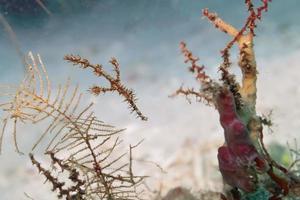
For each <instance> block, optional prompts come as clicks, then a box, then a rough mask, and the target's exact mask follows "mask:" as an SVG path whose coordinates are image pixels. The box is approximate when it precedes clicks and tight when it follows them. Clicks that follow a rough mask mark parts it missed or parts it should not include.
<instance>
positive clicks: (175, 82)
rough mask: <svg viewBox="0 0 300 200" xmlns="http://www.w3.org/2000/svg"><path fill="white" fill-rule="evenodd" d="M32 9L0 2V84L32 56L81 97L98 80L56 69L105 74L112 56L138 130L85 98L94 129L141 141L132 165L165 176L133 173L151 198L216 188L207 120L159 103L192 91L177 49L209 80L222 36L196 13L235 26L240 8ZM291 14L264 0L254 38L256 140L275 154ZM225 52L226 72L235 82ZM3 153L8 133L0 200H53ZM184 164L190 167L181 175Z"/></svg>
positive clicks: (91, 3)
mask: <svg viewBox="0 0 300 200" xmlns="http://www.w3.org/2000/svg"><path fill="white" fill-rule="evenodd" d="M38 2H40V1H35V0H22V1H20V0H0V81H1V83H10V84H16V85H17V84H19V82H20V81H21V80H22V77H23V75H24V66H23V64H22V62H23V61H22V58H23V56H24V55H26V54H27V53H28V52H29V51H32V52H33V53H38V54H40V55H41V57H42V59H43V61H44V63H45V65H46V67H47V69H48V72H49V76H50V78H51V79H52V82H53V83H55V84H58V83H63V82H64V81H65V80H66V79H67V77H71V80H72V82H73V83H74V85H75V84H76V83H79V84H80V86H81V89H82V91H84V92H85V91H87V89H88V87H89V86H90V85H92V84H93V83H99V80H97V79H96V78H95V77H93V76H92V75H90V74H89V73H88V72H85V71H83V70H81V69H78V68H75V67H73V66H72V65H71V64H69V63H66V62H65V61H64V60H63V57H64V55H65V54H75V55H77V54H78V55H81V56H82V57H84V58H88V59H89V60H90V61H91V62H92V63H99V64H103V65H104V66H105V68H106V69H110V66H109V64H108V61H109V59H110V58H111V57H116V58H117V59H118V60H119V62H120V65H121V73H122V78H123V81H124V82H125V84H126V85H127V86H128V87H130V88H133V89H134V90H135V92H136V94H137V97H138V99H139V100H138V105H139V107H140V109H141V110H142V111H143V112H144V114H145V115H147V116H148V118H149V120H148V122H141V121H140V120H138V119H135V116H134V115H131V114H130V113H129V112H128V109H127V105H126V104H125V103H122V99H121V98H119V97H118V96H117V95H104V96H100V97H92V96H90V95H89V94H88V93H87V92H86V93H87V96H88V98H87V100H86V101H90V100H92V101H94V102H96V109H95V112H96V114H97V116H99V118H100V119H101V120H103V121H105V122H108V123H110V124H113V125H116V126H117V127H120V128H126V131H125V134H124V140H125V143H136V142H137V141H139V140H141V139H144V142H143V143H142V145H141V146H140V147H139V150H138V151H136V152H135V155H136V157H138V158H141V159H144V160H151V161H153V162H155V163H158V164H160V165H161V166H162V167H163V168H164V169H165V171H166V172H167V174H165V173H163V175H161V174H162V173H161V172H160V170H159V169H157V168H156V167H155V166H153V165H151V164H148V165H147V167H140V168H137V170H138V171H139V172H141V173H146V174H147V173H148V174H150V175H151V176H152V180H151V181H152V185H153V189H156V188H155V187H157V185H159V184H158V183H163V185H164V187H166V188H171V187H174V186H177V185H176V184H179V183H180V184H181V185H183V186H186V187H189V188H192V189H195V190H200V189H205V190H218V187H219V185H220V183H216V181H214V180H219V177H218V176H217V175H216V176H217V177H214V176H213V177H212V176H208V171H217V165H216V164H215V163H216V160H217V159H216V153H215V151H216V149H217V146H218V145H220V144H222V143H223V134H222V133H223V131H222V129H221V127H220V125H219V123H218V116H217V113H216V112H215V110H214V109H213V108H211V107H207V106H205V105H203V104H202V103H197V102H193V103H192V104H188V102H187V101H186V100H185V99H184V98H183V97H182V98H180V97H177V98H175V99H172V98H169V97H168V96H169V95H170V94H172V93H173V92H174V91H175V90H176V89H177V88H178V87H180V86H181V85H182V84H183V83H184V85H185V86H195V87H196V86H197V83H195V81H194V79H193V76H192V75H191V74H190V73H188V71H187V67H186V65H185V64H184V62H183V61H184V59H183V56H182V55H181V54H180V51H179V42H180V41H185V42H186V43H187V45H188V46H189V48H190V49H191V50H192V51H193V53H194V54H195V55H197V56H199V57H200V60H201V61H200V62H201V63H203V64H205V66H206V69H207V72H208V73H209V74H211V75H212V77H215V78H217V77H218V76H217V68H218V66H219V64H220V62H221V57H220V53H219V52H220V50H221V49H222V48H223V47H224V45H225V44H226V42H227V41H229V39H230V37H229V36H227V35H225V34H224V33H221V32H219V31H218V30H216V29H215V28H214V27H213V26H212V25H211V24H210V23H209V22H207V21H206V20H203V19H202V17H201V10H202V9H204V8H209V9H210V10H212V11H215V12H217V13H218V15H219V16H221V17H222V18H223V19H224V20H225V21H227V22H229V23H231V24H233V25H234V26H236V27H240V26H242V25H243V23H244V21H245V18H246V15H247V12H246V11H245V9H246V8H245V7H244V0H223V1H221V0H184V1H183V0H151V1H150V0H47V1H46V0H45V1H42V2H44V3H43V4H42V5H41V4H39V3H38ZM257 2H258V3H259V1H257ZM299 9H300V1H299V0H286V1H279V0H277V1H276V0H273V2H272V3H271V4H270V7H269V11H268V12H267V13H264V17H263V20H262V21H261V22H259V24H258V28H257V31H256V34H257V36H256V38H255V52H256V61H257V64H258V71H259V75H258V100H257V103H258V105H257V110H258V111H259V112H261V113H262V114H265V115H267V114H268V113H269V112H270V111H271V110H272V111H273V115H272V119H273V123H274V126H273V127H272V130H273V132H271V133H270V134H266V139H267V140H268V141H269V142H271V141H277V142H278V143H280V144H282V145H286V143H287V142H289V143H293V142H294V139H299V136H298V135H299V131H300V122H299V119H300V109H299V107H300V85H299V82H298V81H299V80H300V60H299V57H300V37H299V33H300V22H299V18H300V12H299ZM7 23H8V24H9V26H8V24H7ZM235 50H236V49H234V51H233V52H232V53H231V55H232V59H233V61H234V63H233V64H234V65H235V66H234V67H233V69H232V70H233V71H235V72H236V73H239V72H238V69H237V67H236V61H237V55H236V54H234V52H235ZM100 82H101V81H100ZM41 130H42V127H41V129H30V128H26V129H22V133H20V134H19V136H18V140H19V141H20V143H21V145H20V147H21V148H23V149H25V150H27V151H29V148H30V146H31V145H32V143H33V140H34V138H36V137H37V136H38V135H39V134H40V131H41ZM11 144H12V137H11V134H6V135H5V137H4V150H3V153H2V155H1V156H0V200H11V199H12V200H14V199H16V200H19V199H27V198H26V196H25V195H24V192H26V193H28V194H30V196H32V197H34V199H39V200H48V199H53V195H52V196H51V192H50V190H49V187H50V186H48V185H42V182H43V181H41V178H40V177H38V176H37V173H36V170H35V169H34V168H33V167H32V166H31V164H30V162H29V160H28V159H27V157H25V156H19V155H18V154H17V153H15V152H14V149H13V145H11ZM174 163H175V164H174ZM181 163H185V165H181ZM191 163H192V164H191ZM188 164H190V165H191V166H190V167H186V165H188ZM174 166H175V167H174ZM190 177H194V178H193V180H191V178H190ZM36 188H38V190H37V189H36ZM48 193H49V195H48Z"/></svg>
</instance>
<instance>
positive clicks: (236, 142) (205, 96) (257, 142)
mask: <svg viewBox="0 0 300 200" xmlns="http://www.w3.org/2000/svg"><path fill="white" fill-rule="evenodd" d="M270 2H271V1H270V0H261V5H259V6H257V7H256V5H254V3H253V2H252V1H251V0H245V4H246V7H247V9H248V12H249V15H248V17H247V19H246V22H245V24H244V25H243V27H242V28H241V29H240V30H238V29H236V28H235V27H234V26H232V25H230V24H228V23H226V22H225V21H223V20H222V19H221V18H220V17H218V15H217V14H216V13H213V12H210V11H209V10H208V9H204V10H203V13H202V14H203V16H204V17H205V18H207V19H208V20H209V21H210V22H211V23H212V24H213V25H214V26H215V27H216V28H217V29H219V30H221V31H223V32H225V33H226V34H228V35H230V36H231V37H232V39H231V41H230V42H229V43H228V44H227V45H226V47H225V48H224V49H223V50H222V51H221V56H222V58H223V62H222V63H221V65H220V67H219V72H220V74H221V77H220V80H219V81H215V80H213V79H211V78H210V77H209V76H208V75H207V74H206V73H205V71H204V68H205V67H204V66H203V65H198V64H197V61H198V60H199V58H197V57H195V56H194V55H193V54H192V52H191V51H190V50H189V49H188V48H187V45H186V44H185V43H184V42H181V43H180V49H181V52H182V53H183V55H184V57H185V63H189V64H190V65H191V66H190V67H189V70H190V71H191V72H192V73H193V74H195V77H196V80H197V81H198V82H199V83H200V85H201V87H200V89H199V90H196V89H194V88H183V87H181V88H179V89H178V90H177V91H176V92H175V94H174V95H184V96H186V97H187V98H188V97H189V96H195V97H196V99H197V100H200V101H205V102H207V103H208V104H209V105H212V106H214V107H215V108H216V109H217V111H218V112H219V116H220V123H221V126H222V128H223V129H224V138H225V143H224V145H223V146H221V147H219V149H218V162H219V170H220V172H221V174H222V177H223V180H224V185H225V186H224V192H223V194H221V199H223V200H240V199H242V200H243V199H253V200H254V199H260V200H268V199H270V200H279V199H297V197H298V198H299V197H300V193H299V192H297V191H299V190H298V188H299V186H300V185H299V183H300V182H299V181H300V177H299V176H297V175H296V174H293V173H292V172H291V171H290V170H289V168H288V169H286V168H284V167H283V166H281V165H280V164H278V163H277V162H276V161H275V160H273V159H272V158H271V156H270V154H269V153H268V151H267V149H266V147H265V145H264V143H263V126H264V125H270V124H269V123H270V122H269V121H268V120H266V119H265V118H264V117H261V116H259V115H258V114H257V112H256V92H257V88H256V80H257V67H256V61H255V54H254V49H253V39H254V37H255V28H256V24H257V22H258V21H260V20H261V18H262V14H263V12H267V11H268V7H269V4H270ZM235 44H237V45H238V49H239V62H238V65H239V68H240V70H241V72H242V81H241V83H239V82H238V81H236V76H235V74H232V73H231V72H230V67H231V62H230V50H231V48H232V46H233V45H235Z"/></svg>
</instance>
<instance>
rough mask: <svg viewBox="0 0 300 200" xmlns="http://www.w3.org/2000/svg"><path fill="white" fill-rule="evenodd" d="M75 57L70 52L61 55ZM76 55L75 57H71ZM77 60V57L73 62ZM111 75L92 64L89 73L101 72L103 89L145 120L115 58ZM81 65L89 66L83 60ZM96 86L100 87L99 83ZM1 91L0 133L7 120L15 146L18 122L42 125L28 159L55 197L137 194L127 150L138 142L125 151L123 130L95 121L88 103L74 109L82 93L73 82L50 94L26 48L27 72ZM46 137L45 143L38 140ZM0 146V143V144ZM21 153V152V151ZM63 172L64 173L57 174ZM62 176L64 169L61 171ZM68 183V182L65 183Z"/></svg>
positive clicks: (130, 197) (45, 76)
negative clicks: (106, 85)
mask: <svg viewBox="0 0 300 200" xmlns="http://www.w3.org/2000/svg"><path fill="white" fill-rule="evenodd" d="M66 58H69V59H70V60H73V61H74V62H75V60H74V59H75V57H72V56H71V57H66ZM76 58H78V57H76ZM79 61H83V60H81V59H78V60H77V61H76V62H77V63H79ZM111 62H112V64H113V65H114V66H115V71H116V74H117V75H116V78H113V77H111V76H109V75H108V74H106V72H104V71H102V68H100V65H95V74H96V75H98V76H104V77H105V78H107V80H108V81H109V82H110V83H111V89H110V90H109V91H117V92H119V95H120V96H124V98H125V101H127V102H128V103H129V104H130V105H131V108H132V111H134V112H136V113H137V114H138V116H139V117H140V118H142V119H145V118H146V117H144V115H143V114H142V113H141V112H140V111H139V110H138V109H137V106H136V105H135V99H134V95H133V92H132V90H129V89H127V88H126V87H125V86H124V85H122V84H121V83H120V81H121V80H120V71H119V68H118V63H117V61H116V60H112V61H111ZM84 63H85V65H84V66H92V65H90V64H88V63H89V61H88V60H84ZM99 88H101V89H103V87H100V86H99ZM9 89H10V90H11V89H14V90H12V91H9V92H8V93H7V94H6V93H4V92H2V94H3V95H6V96H7V97H8V100H7V101H6V102H4V103H2V104H1V105H0V108H1V109H2V110H3V112H4V114H5V116H4V119H3V128H2V132H1V135H0V136H1V138H0V139H1V140H0V142H1V143H2V137H3V134H4V133H5V132H6V130H7V126H8V125H9V122H10V121H12V126H13V133H12V135H13V138H14V143H15V149H16V151H17V152H18V153H22V152H21V151H20V149H19V147H18V141H17V134H18V133H19V129H18V125H19V123H25V124H30V125H37V124H38V123H41V122H44V123H46V124H48V125H47V126H46V128H45V130H44V131H43V133H42V134H41V135H40V137H39V138H38V139H37V141H36V142H35V143H34V145H33V147H32V150H31V151H32V152H31V153H29V157H30V159H31V162H32V164H33V165H34V166H35V167H36V168H37V169H38V171H39V172H40V173H41V174H42V175H43V176H44V177H45V178H46V180H48V181H49V182H50V183H51V184H52V186H53V189H52V190H53V191H55V192H57V197H58V198H64V199H66V200H71V199H85V200H89V199H103V200H106V199H107V200H113V199H124V200H125V199H127V200H133V199H141V196H142V192H143V187H141V186H142V183H143V180H144V178H145V176H137V175H135V174H134V173H133V156H132V151H133V150H134V149H135V148H136V147H137V146H138V145H139V144H140V143H138V144H136V145H130V146H129V151H128V152H127V151H125V152H124V149H123V148H122V147H121V143H122V140H121V139H120V136H121V135H120V134H121V133H122V132H123V129H117V128H115V127H114V126H111V125H109V124H106V123H104V122H102V121H101V120H99V119H98V118H97V117H96V116H95V115H94V112H93V111H92V107H93V104H92V103H91V104H89V105H88V106H85V107H83V108H80V107H81V106H82V105H81V98H82V94H80V93H79V92H78V91H79V87H78V86H76V87H74V88H71V84H70V80H68V81H67V83H66V84H65V85H64V86H63V87H61V86H59V87H58V88H57V94H56V95H54V96H52V91H53V86H52V84H51V82H50V79H49V77H48V74H47V71H46V68H45V66H44V64H43V62H42V60H41V58H40V56H39V55H38V56H34V55H33V54H32V53H31V52H30V53H29V54H28V57H27V73H26V76H25V78H24V80H23V81H22V82H21V84H20V85H19V86H17V87H10V88H9ZM42 141H44V142H46V145H47V146H46V147H43V145H42V144H41V143H42ZM38 146H42V149H43V152H44V153H45V155H46V156H45V157H48V158H49V159H50V161H51V163H52V164H51V167H49V164H48V165H45V166H46V167H43V164H41V163H40V162H39V161H38V160H37V159H35V157H34V154H33V151H34V150H35V149H36V148H37V147H38ZM0 147H1V146H0ZM22 154H23V153H22ZM63 172H65V173H67V177H65V176H63V175H62V173H63ZM65 175H66V174H65ZM70 182H71V183H70Z"/></svg>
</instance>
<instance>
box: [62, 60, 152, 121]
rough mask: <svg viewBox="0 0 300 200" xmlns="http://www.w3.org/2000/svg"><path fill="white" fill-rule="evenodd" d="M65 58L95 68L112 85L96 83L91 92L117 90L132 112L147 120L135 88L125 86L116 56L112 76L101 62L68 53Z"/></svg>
mask: <svg viewBox="0 0 300 200" xmlns="http://www.w3.org/2000/svg"><path fill="white" fill-rule="evenodd" d="M64 59H65V60H67V61H69V62H71V63H73V65H79V66H81V67H82V68H83V69H86V68H90V69H92V70H93V72H94V74H95V75H96V76H98V77H103V78H104V79H106V80H107V81H108V82H109V84H110V87H102V86H97V85H94V86H92V87H91V88H90V92H91V93H92V94H94V95H99V94H101V93H105V92H117V93H118V94H119V95H120V96H123V97H124V101H125V102H127V103H128V105H129V108H130V109H131V111H132V112H135V113H136V114H137V117H139V118H140V119H141V120H145V121H146V120H147V117H146V116H144V115H143V114H142V112H141V111H140V110H139V108H138V107H137V105H136V101H137V99H136V97H135V94H134V92H133V90H131V89H129V88H127V87H125V85H123V83H122V82H121V80H120V65H119V63H118V61H117V59H116V58H112V59H111V60H110V64H111V65H112V66H113V69H114V71H115V75H114V76H112V75H110V74H109V73H107V72H106V71H105V70H104V69H103V67H102V65H99V64H96V65H94V64H91V63H90V62H89V61H88V60H87V59H84V58H81V57H80V56H74V55H66V56H65V57H64Z"/></svg>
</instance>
